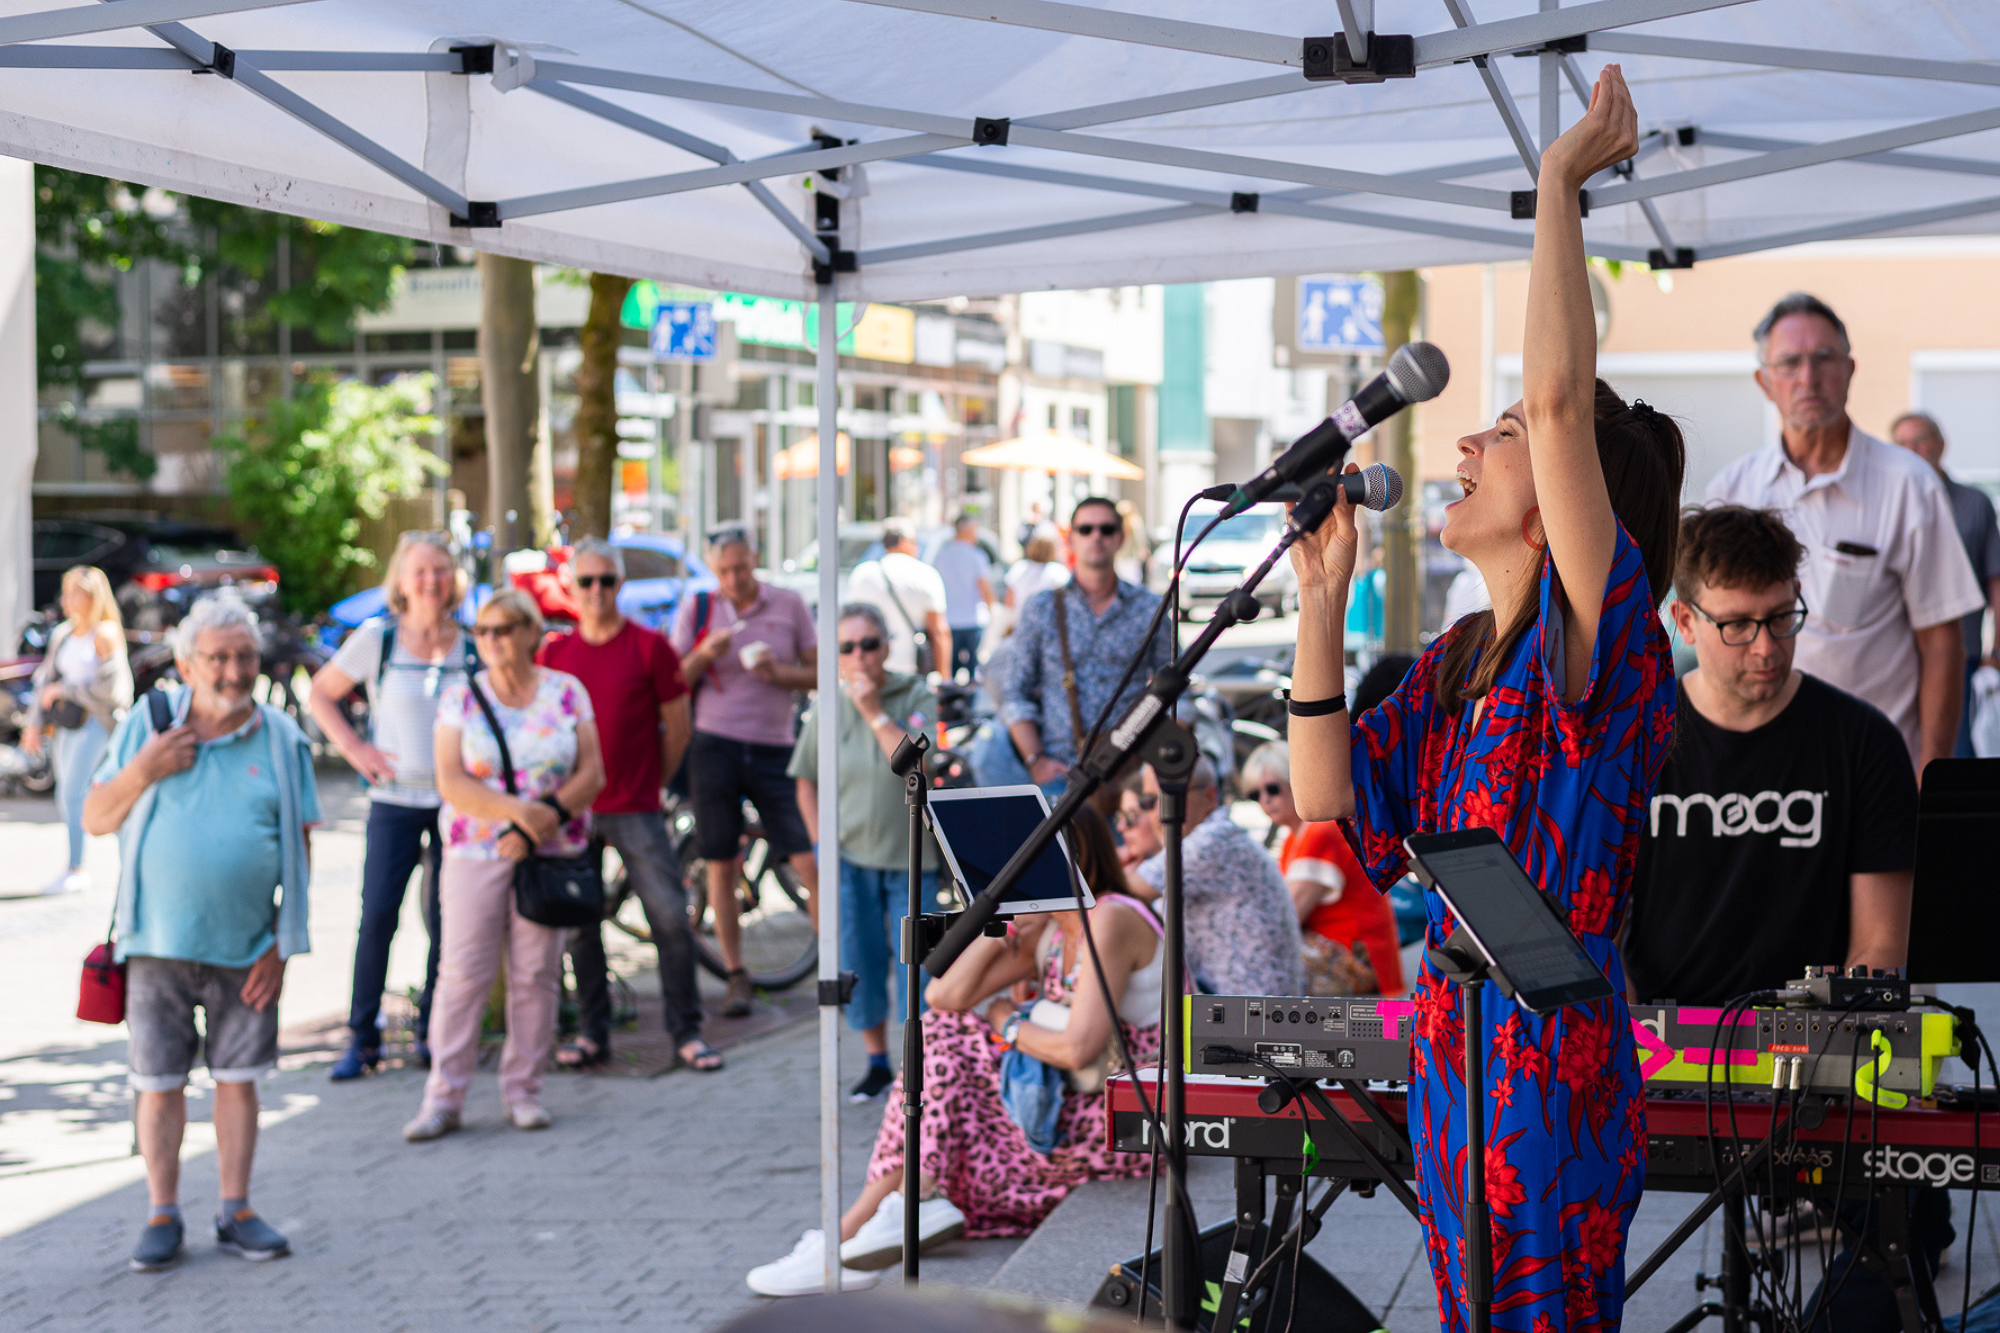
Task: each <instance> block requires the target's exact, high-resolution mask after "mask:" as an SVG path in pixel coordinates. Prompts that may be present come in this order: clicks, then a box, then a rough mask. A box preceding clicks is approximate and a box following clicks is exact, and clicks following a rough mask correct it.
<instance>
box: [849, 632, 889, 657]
mask: <svg viewBox="0 0 2000 1333" xmlns="http://www.w3.org/2000/svg"><path fill="white" fill-rule="evenodd" d="M881 648H882V641H881V640H880V639H878V638H876V637H875V636H874V635H873V634H871V635H869V636H868V637H867V638H865V639H842V640H841V641H840V655H841V656H842V657H845V656H847V655H848V654H849V653H855V652H861V653H873V652H880V651H881Z"/></svg>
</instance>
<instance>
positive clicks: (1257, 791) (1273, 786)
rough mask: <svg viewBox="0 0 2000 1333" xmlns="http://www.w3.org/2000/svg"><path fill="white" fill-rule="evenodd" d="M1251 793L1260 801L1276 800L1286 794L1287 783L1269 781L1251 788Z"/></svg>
mask: <svg viewBox="0 0 2000 1333" xmlns="http://www.w3.org/2000/svg"><path fill="white" fill-rule="evenodd" d="M1250 794H1251V795H1253V796H1255V797H1256V798H1257V799H1258V800H1260V801H1275V800H1277V799H1278V798H1279V797H1280V796H1283V795H1284V794H1285V784H1284V783H1282V782H1267V783H1265V784H1264V785H1263V786H1261V787H1253V788H1251V790H1250Z"/></svg>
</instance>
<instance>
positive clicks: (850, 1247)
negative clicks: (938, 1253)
mask: <svg viewBox="0 0 2000 1333" xmlns="http://www.w3.org/2000/svg"><path fill="white" fill-rule="evenodd" d="M964 1234H965V1214H964V1213H961V1212H960V1211H958V1206H957V1205H956V1204H954V1203H953V1202H952V1201H951V1200H950V1199H947V1198H945V1197H944V1195H942V1194H940V1195H938V1196H937V1197H936V1198H935V1199H924V1200H922V1201H921V1202H919V1203H918V1204H917V1253H918V1254H928V1253H929V1252H930V1251H932V1250H934V1249H936V1248H937V1247H938V1246H940V1245H943V1244H944V1243H946V1242H947V1241H954V1240H957V1239H958V1238H959V1237H960V1236H962V1235H964ZM902 1260H903V1194H902V1191H901V1190H892V1191H890V1193H889V1197H888V1198H886V1199H884V1200H882V1206H881V1207H880V1208H877V1209H876V1210H875V1216H873V1217H871V1218H869V1219H868V1220H867V1221H866V1222H864V1223H862V1224H861V1230H859V1231H857V1232H855V1233H854V1239H853V1240H849V1241H843V1242H841V1246H840V1262H842V1263H843V1264H847V1265H848V1266H850V1267H852V1268H863V1269H876V1268H888V1267H890V1266H891V1265H893V1264H898V1263H901V1262H902Z"/></svg>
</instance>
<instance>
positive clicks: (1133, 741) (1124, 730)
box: [903, 475, 1340, 1329]
mask: <svg viewBox="0 0 2000 1333" xmlns="http://www.w3.org/2000/svg"><path fill="white" fill-rule="evenodd" d="M1339 496H1340V482H1339V478H1338V477H1337V476H1333V475H1329V476H1327V477H1324V478H1322V479H1320V480H1319V481H1318V482H1316V483H1314V485H1313V486H1312V487H1311V489H1309V490H1307V491H1306V493H1305V494H1304V495H1303V496H1301V497H1300V498H1299V502H1298V503H1297V504H1296V505H1295V506H1294V507H1293V509H1292V514H1291V518H1290V521H1289V522H1288V523H1287V524H1286V526H1285V534H1284V536H1283V537H1282V538H1281V539H1280V540H1279V542H1278V544H1277V546H1276V547H1275V548H1273V550H1272V551H1271V554H1270V555H1268V556H1266V557H1265V558H1264V563H1262V564H1261V565H1259V566H1257V568H1256V569H1255V570H1253V571H1251V573H1250V576H1249V577H1248V578H1246V579H1244V581H1243V583H1242V585H1241V586H1240V587H1238V588H1237V589H1236V591H1235V592H1232V593H1230V594H1229V596H1228V597H1226V598H1224V599H1223V602H1222V605H1221V606H1220V607H1219V608H1217V610H1216V613H1215V617H1214V619H1212V620H1210V621H1209V622H1208V624H1207V625H1206V626H1205V627H1203V629H1202V632H1201V633H1200V634H1199V635H1197V636H1196V638H1195V640H1194V642H1193V643H1191V644H1189V645H1188V646H1187V649H1186V650H1185V651H1184V652H1182V653H1181V655H1180V656H1179V657H1177V658H1175V659H1174V661H1173V662H1171V663H1170V664H1168V665H1167V666H1164V667H1162V668H1160V670H1159V671H1158V672H1156V673H1154V675H1153V678H1152V679H1151V680H1150V681H1148V682H1147V683H1146V692H1145V693H1144V694H1142V695H1141V696H1140V697H1139V699H1138V700H1137V702H1135V703H1134V704H1133V705H1132V707H1131V708H1129V709H1128V710H1126V713H1125V716H1124V717H1122V718H1120V719H1119V720H1118V724H1117V725H1116V726H1114V727H1113V728H1112V729H1111V730H1110V732H1109V733H1108V734H1106V736H1105V737H1104V739H1103V740H1102V741H1100V742H1099V743H1098V745H1097V746H1096V747H1095V748H1094V749H1092V750H1091V751H1090V753H1089V754H1086V755H1084V756H1083V757H1082V758H1080V759H1079V760H1078V761H1077V764H1076V767H1074V768H1072V769H1071V770H1070V773H1069V787H1068V789H1067V790H1066V791H1064V792H1063V794H1062V799H1060V800H1059V801H1057V802H1056V804H1055V808H1054V809H1052V810H1051V811H1049V814H1048V817H1047V818H1046V819H1044V820H1043V821H1042V822H1041V823H1040V824H1039V825H1037V826H1036V828H1035V831H1034V832H1033V833H1031V834H1029V835H1028V840H1027V841H1026V842H1025V843H1023V844H1021V846H1020V848H1019V849H1018V850H1017V851H1016V852H1015V853H1014V854H1013V856H1011V857H1009V858H1008V860H1007V864H1006V865H1004V866H1002V867H1001V868H1000V873H999V874H997V875H995V876H994V877H993V881H992V883H990V884H988V885H987V886H986V888H985V889H984V890H983V891H982V892H981V893H980V894H979V896H978V897H977V898H975V899H973V900H972V902H971V904H970V905H968V906H967V908H966V910H965V911H964V912H962V913H960V914H959V915H958V918H957V920H956V921H954V922H953V923H952V926H951V929H950V930H948V931H946V932H945V935H944V938H943V939H941V940H940V941H939V942H938V945H937V947H936V948H935V949H933V950H931V951H930V954H929V956H928V957H927V958H925V959H924V964H923V968H924V970H925V971H926V972H929V973H930V974H931V975H932V976H934V977H936V976H943V975H944V973H945V971H946V969H948V968H949V967H950V966H951V965H952V963H953V962H954V961H956V960H957V958H958V956H959V955H960V954H961V953H964V952H965V949H966V946H967V945H969V944H971V943H972V941H973V939H974V938H975V937H977V936H978V935H979V934H980V933H981V932H982V931H983V930H984V929H985V926H986V923H987V922H988V921H990V920H991V919H992V917H993V914H994V911H995V910H996V909H997V908H998V907H999V905H1000V899H1001V898H1002V897H1004V896H1005V895H1006V894H1007V892H1008V891H1009V890H1010V889H1012V888H1013V887H1014V885H1015V883H1016V882H1017V881H1019V879H1020V878H1021V876H1022V875H1024V874H1026V873H1027V869H1028V867H1029V866H1031V865H1033V864H1034V862H1035V859H1036V858H1037V857H1039V856H1040V855H1041V854H1042V852H1043V850H1044V849H1045V848H1047V847H1048V845H1049V843H1050V842H1051V841H1052V840H1053V839H1054V838H1055V836H1056V833H1057V831H1058V830H1059V829H1061V828H1062V827H1063V825H1065V824H1067V823H1069V821H1070V819H1071V817H1072V816H1074V815H1075V814H1076V812H1077V811H1078V810H1079V809H1081V808H1082V807H1083V806H1084V805H1085V804H1086V803H1087V802H1088V801H1089V800H1090V798H1091V796H1092V795H1094V794H1095V793H1096V792H1097V790H1098V789H1099V788H1100V787H1102V786H1103V785H1104V784H1105V783H1106V782H1108V781H1110V780H1111V777H1112V775H1113V774H1115V773H1117V772H1118V771H1119V769H1121V768H1122V767H1124V765H1125V763H1126V761H1127V760H1129V759H1130V758H1132V757H1133V756H1134V755H1144V756H1145V757H1146V758H1147V759H1148V761H1149V762H1151V764H1152V765H1153V771H1154V774H1155V776H1157V777H1158V778H1159V782H1160V822H1161V824H1162V826H1163V831H1164V832H1165V834H1166V848H1165V853H1164V855H1165V860H1164V862H1163V864H1164V866H1165V869H1166V883H1165V887H1164V889H1163V890H1162V892H1161V895H1160V902H1161V909H1162V910H1161V924H1162V927H1163V939H1162V941H1161V947H1162V948H1163V949H1164V950H1165V952H1164V954H1163V955H1162V959H1161V962H1162V969H1163V974H1164V977H1165V981H1164V983H1163V985H1162V1008H1163V1009H1164V1011H1165V1012H1164V1014H1163V1016H1162V1024H1161V1034H1160V1037H1161V1041H1162V1043H1163V1044H1164V1046H1165V1048H1166V1050H1167V1051H1168V1052H1170V1053H1171V1055H1172V1058H1171V1059H1169V1060H1168V1061H1167V1062H1166V1064H1167V1081H1166V1087H1165V1090H1164V1092H1165V1095H1164V1096H1163V1097H1162V1098H1161V1100H1162V1101H1163V1102H1164V1103H1165V1104H1166V1105H1165V1110H1166V1117H1165V1119H1166V1123H1165V1126H1164V1135H1163V1137H1164V1138H1165V1139H1166V1142H1165V1143H1164V1144H1162V1145H1161V1151H1162V1153H1163V1154H1164V1156H1165V1157H1166V1159H1167V1170H1168V1175H1169V1177H1170V1179H1171V1180H1172V1181H1173V1182H1175V1183H1174V1187H1173V1188H1170V1189H1169V1190H1168V1191H1167V1217H1166V1231H1165V1235H1164V1237H1163V1238H1162V1242H1163V1243H1162V1245H1161V1275H1160V1277H1161V1280H1160V1290H1161V1295H1162V1297H1163V1303H1164V1305H1165V1313H1166V1321H1167V1327H1168V1328H1170V1329H1192V1328H1194V1327H1195V1317H1196V1314H1197V1312H1198V1311H1199V1309H1200V1287H1201V1277H1200V1270H1199V1264H1198V1262H1197V1252H1196V1246H1195V1234H1196V1231H1195V1219H1194V1216H1193V1212H1192V1208H1191V1205H1190V1204H1189V1202H1188V1200H1187V1198H1186V1196H1185V1195H1184V1193H1183V1192H1182V1190H1181V1188H1180V1185H1179V1182H1181V1181H1184V1180H1185V1179H1186V1178H1187V1142H1186V1132H1187V1131H1186V1129H1185V1123H1186V1098H1187V1084H1186V1071H1185V1069H1184V1068H1183V1066H1182V1061H1181V1047H1182V1045H1183V1040H1182V1035H1181V1033H1182V1026H1183V1021H1184V1020H1183V1017H1182V1012H1181V1005H1180V1004H1179V1003H1177V1002H1175V1000H1176V999H1177V998H1178V997H1173V998H1169V996H1170V995H1171V990H1170V988H1171V987H1173V986H1176V985H1178V984H1179V983H1180V978H1182V977H1184V976H1185V975H1186V971H1185V965H1184V961H1183V960H1184V958H1185V945H1186V933H1185V931H1184V930H1183V928H1182V923H1181V855H1180V847H1181V823H1182V820H1183V819H1184V818H1185V804H1184V798H1185V796H1186V793H1187V781H1188V776H1189V775H1190V774H1191V773H1193V771H1194V765H1195V760H1196V759H1197V758H1198V757H1199V751H1198V750H1197V749H1196V747H1195V744H1194V738H1193V737H1192V736H1191V735H1189V734H1188V732H1187V731H1186V729H1185V728H1183V727H1181V725H1180V724H1179V723H1178V722H1175V721H1174V720H1173V710H1174V705H1175V703H1176V702H1178V701H1179V699H1180V697H1181V695H1182V693H1184V692H1185V691H1186V689H1187V686H1188V678H1189V677H1190V676H1191V675H1192V674H1193V673H1194V669H1195V667H1197V666H1198V665H1200V663H1201V659H1202V658H1203V657H1205V656H1206V655H1207V653H1208V650H1209V649H1210V648H1211V647H1213V646H1214V645H1215V641H1216V640H1217V639H1218V638H1220V637H1221V636H1222V632H1223V631H1224V630H1226V629H1229V628H1230V627H1231V626H1233V625H1237V624H1241V623H1243V622H1245V621H1249V620H1254V619H1256V617H1257V612H1258V611H1259V609H1260V608H1259V606H1258V603H1257V599H1256V596H1255V595H1254V594H1255V593H1256V589H1257V585H1258V584H1259V583H1261V582H1263V580H1264V576H1265V575H1267V574H1269V573H1270V572H1271V569H1272V567H1273V566H1274V565H1276V564H1277V563H1278V561H1279V560H1281V559H1283V558H1284V556H1285V553H1286V552H1287V551H1289V550H1290V549H1291V548H1292V544H1293V543H1294V542H1296V541H1298V540H1299V538H1301V537H1303V536H1305V535H1306V534H1307V533H1308V532H1311V531H1313V530H1314V529H1316V528H1318V527H1319V525H1320V524H1322V523H1324V522H1325V521H1326V519H1327V516H1328V515H1330V514H1331V513H1332V512H1333V508H1334V505H1335V504H1336V503H1337V502H1338V500H1339ZM906 781H907V779H906ZM1170 784H1172V785H1171V786H1170ZM1170 816H1171V819H1172V822H1169V817H1170ZM906 1044H907V1038H906ZM907 1058H908V1057H907V1056H906V1057H905V1059H906V1060H907ZM1135 1072H1136V1071H1135ZM903 1077H904V1087H905V1088H906V1089H907V1088H908V1086H909V1083H908V1079H909V1072H908V1065H907V1064H906V1065H905V1067H904V1075H903ZM906 1095H907V1094H906ZM912 1123H914V1122H912ZM909 1170H910V1165H909V1159H908V1158H907V1157H906V1158H905V1162H904V1181H903V1188H904V1205H905V1207H906V1208H907V1207H909V1206H910V1205H909V1199H910V1180H909ZM912 1215H913V1214H912ZM911 1225H912V1224H911V1223H909V1222H907V1221H906V1223H905V1227H906V1229H907V1228H908V1227H909V1226H911ZM910 1262H911V1260H910V1256H909V1253H908V1246H907V1244H906V1252H905V1256H904V1263H905V1265H906V1266H907V1265H908V1264H909V1263H910Z"/></svg>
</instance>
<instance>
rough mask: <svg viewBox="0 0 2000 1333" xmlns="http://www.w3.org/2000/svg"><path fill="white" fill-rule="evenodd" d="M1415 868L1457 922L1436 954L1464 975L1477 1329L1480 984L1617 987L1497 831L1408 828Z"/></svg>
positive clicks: (1477, 1326) (1489, 1322) (1555, 995)
mask: <svg viewBox="0 0 2000 1333" xmlns="http://www.w3.org/2000/svg"><path fill="white" fill-rule="evenodd" d="M1403 847H1404V849H1405V850H1406V851H1407V852H1408V853H1409V861H1410V870H1411V872H1412V873H1413V874H1415V875H1416V877H1417V879H1418V880H1419V881H1420V882H1421V883H1422V884H1423V885H1424V887H1426V888H1429V889H1435V890H1436V891H1437V893H1438V896H1439V897H1441V898H1443V899H1444V901H1445V904H1446V906H1448V907H1450V908H1451V911H1452V915H1453V916H1455V917H1456V918H1458V922H1459V926H1458V929H1457V930H1455V931H1454V932H1452V936H1451V938H1450V939H1448V940H1446V941H1445V942H1444V944H1443V945H1442V946H1441V947H1439V948H1436V949H1432V950H1430V960H1431V962H1432V964H1434V965H1435V966H1436V967H1437V969H1438V970H1439V971H1440V972H1442V973H1444V975H1445V976H1447V977H1449V978H1451V980H1453V981H1455V982H1457V983H1458V993H1459V999H1460V1002H1461V1005H1462V1007H1463V1011H1464V1019H1465V1158H1466V1161H1465V1177H1466V1178H1465V1216H1464V1226H1465V1303H1466V1306H1467V1307H1468V1309H1467V1314H1468V1319H1467V1326H1468V1327H1469V1329H1470V1330H1471V1333H1491V1330H1492V1327H1493V1233H1492V1231H1491V1229H1490V1228H1491V1223H1490V1222H1489V1221H1488V1220H1487V1209H1486V1049H1485V1042H1484V1040H1483V1034H1484V1033H1485V1030H1486V1018H1485V1012H1484V1008H1483V1005H1482V1003H1481V995H1480V992H1481V990H1482V985H1481V983H1483V982H1485V981H1487V980H1489V979H1491V980H1492V981H1494V982H1495V983H1497V984H1498V985H1499V987H1500V989H1501V990H1502V991H1503V992H1505V994H1506V995H1507V997H1508V998H1509V999H1511V1000H1513V1001H1514V1002H1515V1003H1517V1004H1519V1005H1521V1007H1523V1008H1524V1009H1528V1010H1530V1011H1532V1012H1534V1013H1538V1014H1549V1013H1554V1012H1555V1011H1556V1010H1558V1009H1561V1008H1563V1007H1564V1006H1566V1005H1572V1004H1588V1003H1590V1002H1591V1001H1593V1000H1601V999H1604V998H1605V997H1607V996H1609V995H1611V994H1612V993H1613V992H1612V989H1611V983H1610V981H1609V980H1607V979H1606V978H1605V976H1604V973H1603V972H1602V971H1600V970H1599V969H1598V967H1597V964H1595V963H1594V962H1591V960H1590V955H1589V954H1587V953H1585V952H1584V949H1583V945H1582V943H1581V942H1580V941H1579V940H1578V939H1577V938H1576V936H1575V934H1573V933H1572V932H1571V931H1570V928H1569V923H1568V922H1566V921H1564V920H1563V919H1562V917H1561V916H1560V915H1559V914H1558V913H1557V911H1556V909H1555V906H1554V904H1553V903H1552V902H1551V900H1550V899H1549V898H1548V896H1547V895H1546V894H1544V893H1543V892H1542V891H1541V890H1540V889H1539V888H1537V887H1536V886H1535V884H1534V882H1533V881H1532V880H1530V879H1529V878H1528V876H1527V873H1526V872H1525V871H1523V870H1522V869H1521V866H1520V863H1519V862H1518V861H1516V860H1515V859H1514V854H1513V853H1512V852H1510V851H1508V850H1507V845H1506V843H1504V842H1502V841H1501V840H1500V835H1499V834H1497V833H1495V832H1494V831H1493V830H1491V829H1486V828H1474V829H1461V830H1459V831H1457V832H1453V833H1430V834H1412V835H1411V836H1410V837H1408V838H1405V839H1404V840H1403Z"/></svg>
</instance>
